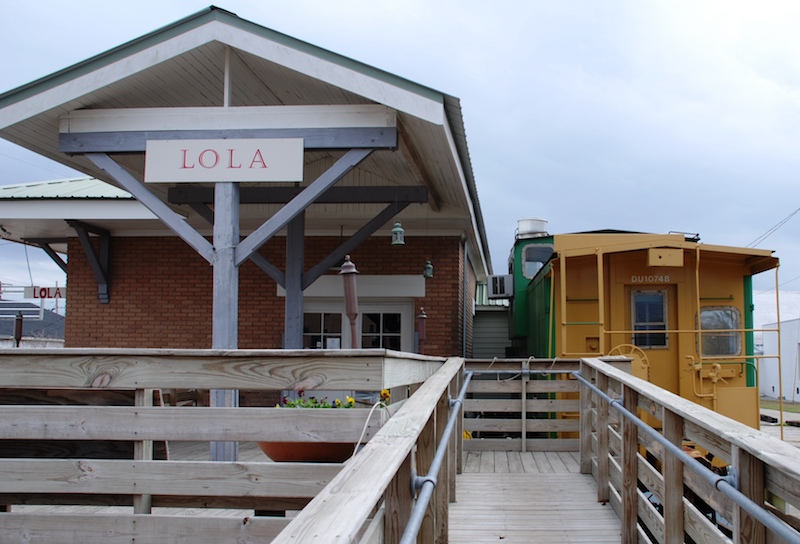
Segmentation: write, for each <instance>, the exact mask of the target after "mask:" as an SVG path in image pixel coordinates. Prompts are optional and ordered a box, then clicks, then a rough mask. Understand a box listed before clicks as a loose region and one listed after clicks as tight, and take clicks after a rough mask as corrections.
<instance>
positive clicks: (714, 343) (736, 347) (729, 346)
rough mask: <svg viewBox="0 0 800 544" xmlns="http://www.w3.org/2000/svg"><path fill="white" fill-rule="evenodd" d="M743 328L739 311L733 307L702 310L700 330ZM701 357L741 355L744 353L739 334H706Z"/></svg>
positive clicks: (702, 343) (702, 335) (702, 336)
mask: <svg viewBox="0 0 800 544" xmlns="http://www.w3.org/2000/svg"><path fill="white" fill-rule="evenodd" d="M739 328H741V324H740V317H739V310H737V309H736V308H734V307H732V306H716V307H707V308H702V309H701V310H700V330H725V329H739ZM700 336H701V339H702V341H701V346H702V349H701V355H704V356H715V355H739V354H740V353H741V351H742V346H741V336H740V334H739V333H738V332H716V333H715V332H705V333H702V334H701V335H700Z"/></svg>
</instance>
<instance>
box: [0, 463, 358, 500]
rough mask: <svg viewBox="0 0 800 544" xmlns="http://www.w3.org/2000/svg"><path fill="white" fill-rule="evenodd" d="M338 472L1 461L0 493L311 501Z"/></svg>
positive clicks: (290, 466)
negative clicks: (237, 497)
mask: <svg viewBox="0 0 800 544" xmlns="http://www.w3.org/2000/svg"><path fill="white" fill-rule="evenodd" d="M341 467H342V465H340V464H329V463H272V462H263V463H246V462H236V463H218V462H212V461H135V460H128V461H117V460H114V461H107V460H88V459H84V460H80V459H0V490H2V492H3V493H110V494H136V493H145V494H152V495H207V496H231V497H234V496H242V495H251V496H257V497H258V496H260V497H313V496H314V495H315V494H316V493H317V492H319V491H320V490H321V489H322V488H323V487H324V486H325V485H326V484H327V483H328V482H329V481H330V480H331V479H333V477H334V476H336V474H338V473H339V471H340V470H341Z"/></svg>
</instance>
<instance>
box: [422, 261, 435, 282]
mask: <svg viewBox="0 0 800 544" xmlns="http://www.w3.org/2000/svg"><path fill="white" fill-rule="evenodd" d="M422 277H423V278H432V277H433V265H432V264H431V261H430V259H428V260H427V261H425V266H424V267H423V268H422Z"/></svg>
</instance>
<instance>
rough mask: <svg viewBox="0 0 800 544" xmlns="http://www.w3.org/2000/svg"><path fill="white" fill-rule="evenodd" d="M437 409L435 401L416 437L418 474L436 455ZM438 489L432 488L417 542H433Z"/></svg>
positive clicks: (428, 467)
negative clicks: (433, 407)
mask: <svg viewBox="0 0 800 544" xmlns="http://www.w3.org/2000/svg"><path fill="white" fill-rule="evenodd" d="M440 400H441V398H440ZM438 411H439V402H437V404H436V408H435V410H434V412H433V414H431V418H430V419H429V420H428V422H427V423H426V424H425V427H424V428H423V429H422V432H420V434H419V438H418V439H417V463H416V473H417V475H418V476H422V475H425V474H427V473H428V472H429V471H430V468H431V464H432V463H433V457H434V455H436V444H437V440H436V434H437V433H436V422H437V412H438ZM438 491H439V486H438V485H437V486H436V488H435V489H434V490H433V496H432V497H431V500H430V502H428V507H427V509H426V510H425V516H424V517H423V519H422V525H421V526H420V528H419V533H418V537H417V541H418V542H435V540H434V538H435V534H436V497H437V492H438Z"/></svg>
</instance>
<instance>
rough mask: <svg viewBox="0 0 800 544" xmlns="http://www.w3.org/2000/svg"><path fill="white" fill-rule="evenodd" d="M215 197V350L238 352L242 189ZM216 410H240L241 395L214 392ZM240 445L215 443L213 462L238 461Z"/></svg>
mask: <svg viewBox="0 0 800 544" xmlns="http://www.w3.org/2000/svg"><path fill="white" fill-rule="evenodd" d="M214 190H215V194H214V260H213V262H212V264H213V268H214V295H213V296H214V302H213V322H212V327H211V347H212V348H214V349H236V348H237V347H238V343H239V267H238V266H237V265H236V263H235V262H234V256H235V250H236V244H237V243H238V242H239V185H238V184H236V183H217V184H216V186H215V189H214ZM210 397H211V398H210V402H211V406H213V407H224V406H228V407H233V408H235V407H238V406H239V392H238V391H235V390H230V389H212V390H211V394H210ZM238 455H239V444H238V443H236V442H212V443H211V451H210V458H211V460H212V461H236V460H237V458H238Z"/></svg>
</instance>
